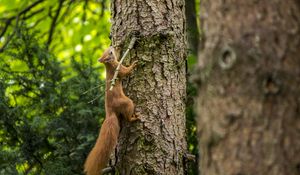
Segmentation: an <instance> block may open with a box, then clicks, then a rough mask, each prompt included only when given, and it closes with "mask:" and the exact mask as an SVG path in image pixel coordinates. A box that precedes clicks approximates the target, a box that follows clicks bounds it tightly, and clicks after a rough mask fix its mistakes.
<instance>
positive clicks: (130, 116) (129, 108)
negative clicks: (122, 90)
mask: <svg viewBox="0 0 300 175" xmlns="http://www.w3.org/2000/svg"><path fill="white" fill-rule="evenodd" d="M122 106H123V108H122V109H123V111H122V115H123V117H124V118H125V119H126V120H127V121H129V122H133V121H136V120H139V118H138V115H136V114H134V104H133V102H132V100H131V99H129V98H128V99H126V100H124V101H123V102H122Z"/></svg>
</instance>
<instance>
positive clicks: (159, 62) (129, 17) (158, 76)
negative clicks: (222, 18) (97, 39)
mask: <svg viewBox="0 0 300 175" xmlns="http://www.w3.org/2000/svg"><path fill="white" fill-rule="evenodd" d="M111 9H112V29H111V32H112V41H113V46H114V47H116V48H122V51H123V52H124V51H125V50H126V49H127V47H128V43H129V41H130V39H131V37H132V36H133V35H136V36H138V40H137V43H136V45H135V47H134V49H133V50H132V51H131V52H130V54H129V56H128V57H127V59H126V60H127V61H126V62H125V65H126V64H129V62H132V61H134V60H138V61H139V66H138V67H137V69H136V70H135V72H134V73H133V74H132V75H131V77H129V78H128V79H126V80H124V89H125V93H126V94H127V95H128V96H129V97H130V98H131V99H132V100H133V101H134V103H135V104H136V111H137V112H138V113H139V115H140V118H141V121H138V122H136V123H126V122H122V128H123V129H122V130H121V135H120V138H119V143H118V146H117V153H116V161H117V163H116V168H117V171H118V172H119V173H120V174H122V175H123V174H132V175H134V174H138V175H141V174H183V172H184V166H183V164H184V161H183V155H184V154H185V152H186V147H187V145H186V140H185V99H186V78H185V77H186V46H185V16H184V0H166V1H154V0H148V1H141V0H132V1H131V0H130V1H129V0H127V1H124V0H114V1H112V3H111ZM121 53H122V52H121ZM121 55H122V54H121Z"/></svg>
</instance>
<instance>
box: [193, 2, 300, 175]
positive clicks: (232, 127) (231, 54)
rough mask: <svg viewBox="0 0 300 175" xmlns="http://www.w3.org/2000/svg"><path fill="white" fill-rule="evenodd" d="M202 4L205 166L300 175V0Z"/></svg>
mask: <svg viewBox="0 0 300 175" xmlns="http://www.w3.org/2000/svg"><path fill="white" fill-rule="evenodd" d="M201 3H202V4H201V7H202V8H201V19H203V21H201V22H202V27H203V31H204V33H205V35H204V36H203V38H204V43H202V44H203V45H202V47H203V51H201V54H200V57H199V64H198V68H199V71H198V73H199V74H198V77H199V79H200V80H201V91H199V97H198V99H197V100H198V104H197V110H198V119H199V120H198V128H199V137H200V153H201V155H200V157H201V160H200V165H199V166H200V171H201V173H202V174H204V175H205V174H208V175H246V174H247V175H250V174H251V175H256V174H270V175H283V174H284V175H296V174H300V156H299V153H300V118H299V115H300V108H299V107H300V98H299V97H300V59H299V55H300V9H299V8H300V3H299V1H297V0H287V1H275V0H270V1H257V0H248V1H240V0H230V1H207V0H204V1H201Z"/></svg>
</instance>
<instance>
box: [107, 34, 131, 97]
mask: <svg viewBox="0 0 300 175" xmlns="http://www.w3.org/2000/svg"><path fill="white" fill-rule="evenodd" d="M135 41H136V37H135V36H133V38H132V39H131V41H130V43H129V46H128V49H127V50H126V52H125V53H124V55H123V56H122V58H121V60H120V62H119V64H118V66H117V68H116V71H115V74H114V76H113V78H112V79H111V85H110V88H109V90H110V91H112V89H113V88H114V86H115V84H116V80H117V77H118V73H119V70H120V67H121V64H122V62H123V61H124V59H125V57H126V55H127V54H128V52H129V50H131V49H132V47H133V45H134V43H135Z"/></svg>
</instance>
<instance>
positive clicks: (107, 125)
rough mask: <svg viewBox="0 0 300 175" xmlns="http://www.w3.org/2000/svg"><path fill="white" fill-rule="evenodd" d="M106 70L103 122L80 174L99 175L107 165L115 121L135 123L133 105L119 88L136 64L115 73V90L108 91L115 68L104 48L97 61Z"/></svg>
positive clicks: (115, 137) (109, 51)
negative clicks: (122, 79)
mask: <svg viewBox="0 0 300 175" xmlns="http://www.w3.org/2000/svg"><path fill="white" fill-rule="evenodd" d="M98 61H99V62H101V63H103V64H104V65H105V68H106V89H105V112H106V116H105V120H104V122H103V124H102V127H101V129H100V133H99V136H98V139H97V141H96V144H95V146H94V147H93V149H92V150H91V152H90V153H89V155H88V157H87V159H86V161H85V164H84V172H85V173H86V174H87V175H101V170H102V169H103V168H105V166H106V165H107V163H108V161H109V158H110V155H111V153H112V152H113V150H114V148H115V146H116V145H117V141H118V136H119V131H120V125H119V119H118V118H119V117H124V118H125V119H127V120H128V121H135V120H137V119H138V117H137V115H135V114H134V104H133V102H132V100H131V99H130V98H128V97H127V96H126V95H125V94H124V92H123V88H122V82H121V78H123V77H125V76H126V75H128V74H130V73H131V72H132V70H133V69H134V67H135V66H136V61H135V62H133V63H132V64H131V65H130V66H129V67H125V66H123V65H121V68H120V70H119V73H118V79H117V80H116V83H115V86H114V88H113V89H112V91H110V90H109V89H110V86H111V79H112V78H113V76H114V73H115V70H116V68H117V66H118V63H119V62H118V61H117V56H116V53H115V50H114V48H113V47H110V48H108V49H107V50H106V51H105V52H104V53H103V55H102V57H101V58H100V59H99V60H98Z"/></svg>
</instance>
